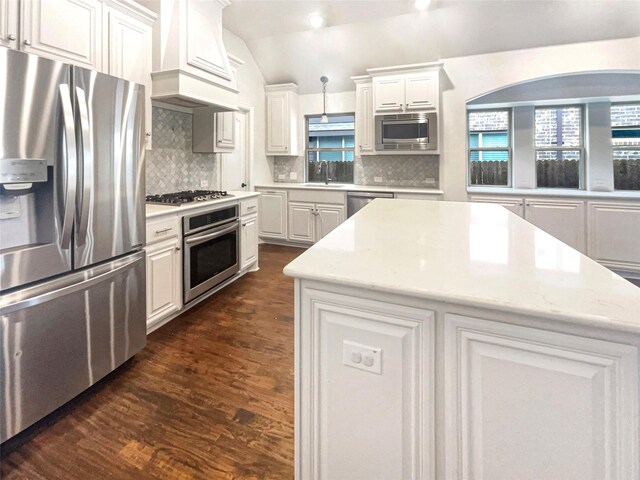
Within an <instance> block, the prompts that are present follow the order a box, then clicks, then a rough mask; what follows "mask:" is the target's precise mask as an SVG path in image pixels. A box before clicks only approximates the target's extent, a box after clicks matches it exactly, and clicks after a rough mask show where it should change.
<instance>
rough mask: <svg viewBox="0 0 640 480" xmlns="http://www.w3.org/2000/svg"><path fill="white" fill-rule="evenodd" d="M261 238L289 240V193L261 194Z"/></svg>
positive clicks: (268, 192) (273, 192)
mask: <svg viewBox="0 0 640 480" xmlns="http://www.w3.org/2000/svg"><path fill="white" fill-rule="evenodd" d="M260 236H261V237H269V238H280V239H283V240H286V239H287V192H285V191H262V192H261V195H260Z"/></svg>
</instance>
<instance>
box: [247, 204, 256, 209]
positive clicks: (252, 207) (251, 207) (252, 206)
mask: <svg viewBox="0 0 640 480" xmlns="http://www.w3.org/2000/svg"><path fill="white" fill-rule="evenodd" d="M256 207H257V205H250V206H248V207H247V210H253V209H254V208H256Z"/></svg>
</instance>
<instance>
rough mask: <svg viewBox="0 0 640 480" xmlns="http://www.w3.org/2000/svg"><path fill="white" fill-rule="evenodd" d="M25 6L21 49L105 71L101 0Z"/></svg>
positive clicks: (43, 0)
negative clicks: (103, 66) (103, 65)
mask: <svg viewBox="0 0 640 480" xmlns="http://www.w3.org/2000/svg"><path fill="white" fill-rule="evenodd" d="M5 1H6V0H5ZM22 7H23V8H22V19H21V32H22V33H21V36H20V49H21V50H23V51H24V52H27V53H35V54H36V55H42V56H43V57H48V58H52V59H54V60H59V61H62V62H67V63H73V64H75V65H79V66H81V67H87V68H92V69H94V70H98V71H101V70H102V2H101V1H100V0H29V1H25V2H23V3H22Z"/></svg>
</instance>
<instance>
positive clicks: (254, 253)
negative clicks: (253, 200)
mask: <svg viewBox="0 0 640 480" xmlns="http://www.w3.org/2000/svg"><path fill="white" fill-rule="evenodd" d="M257 260H258V216H257V215H248V216H246V217H242V218H241V219H240V270H241V271H243V270H248V269H249V268H250V267H251V266H252V265H254V264H255V263H256V262H257Z"/></svg>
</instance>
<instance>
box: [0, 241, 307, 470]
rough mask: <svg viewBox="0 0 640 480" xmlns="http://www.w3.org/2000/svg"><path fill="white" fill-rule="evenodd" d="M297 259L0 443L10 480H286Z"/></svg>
mask: <svg viewBox="0 0 640 480" xmlns="http://www.w3.org/2000/svg"><path fill="white" fill-rule="evenodd" d="M301 252H302V250H300V249H297V248H289V247H278V246H273V245H261V247H260V270H259V271H258V272H255V273H249V274H247V275H245V276H244V277H243V278H241V279H240V280H238V281H236V282H235V283H234V284H232V285H230V286H229V287H227V288H225V289H224V290H222V291H221V292H218V293H217V294H216V295H214V296H213V297H212V298H210V299H208V300H207V301H205V302H203V303H202V304H200V305H198V306H196V307H195V308H193V309H191V310H190V311H188V312H187V313H185V314H183V315H182V316H180V317H178V318H176V319H175V320H173V321H171V322H170V323H169V324H167V325H165V326H164V327H162V328H160V329H159V330H157V331H155V332H154V333H152V334H151V335H150V336H149V338H148V343H147V346H146V348H145V349H144V350H143V351H142V352H140V353H139V354H138V355H136V356H135V357H134V358H133V359H132V360H130V361H129V362H128V363H127V364H125V365H124V366H123V367H121V368H120V369H119V370H117V371H116V372H114V373H112V374H111V375H110V376H109V377H107V378H106V379H104V380H103V381H101V382H100V383H98V384H97V385H95V386H94V387H92V388H91V389H90V390H88V391H87V392H85V393H83V394H82V395H81V396H79V397H78V398H76V399H74V400H73V401H72V402H71V403H70V404H67V405H66V406H64V407H62V408H61V409H60V410H58V411H57V412H55V413H53V414H52V415H51V416H50V417H47V419H45V420H44V421H42V422H40V423H39V424H37V425H36V426H35V427H34V428H31V429H29V430H27V431H26V432H23V434H21V435H19V436H18V437H14V439H11V440H9V441H8V442H5V444H4V445H2V457H3V458H2V467H1V475H0V476H1V477H2V478H3V479H4V480H10V479H18V478H20V479H24V478H28V479H47V480H51V479H65V480H69V479H83V480H84V479H98V478H111V479H136V480H138V479H150V478H171V479H191V478H193V479H200V478H203V479H204V478H206V479H272V478H273V479H289V478H293V281H292V279H290V278H288V277H285V276H284V275H283V274H282V268H283V267H284V266H285V265H286V264H287V263H288V262H289V261H291V260H292V259H293V258H295V257H296V256H298V255H299V254H300V253H301Z"/></svg>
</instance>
